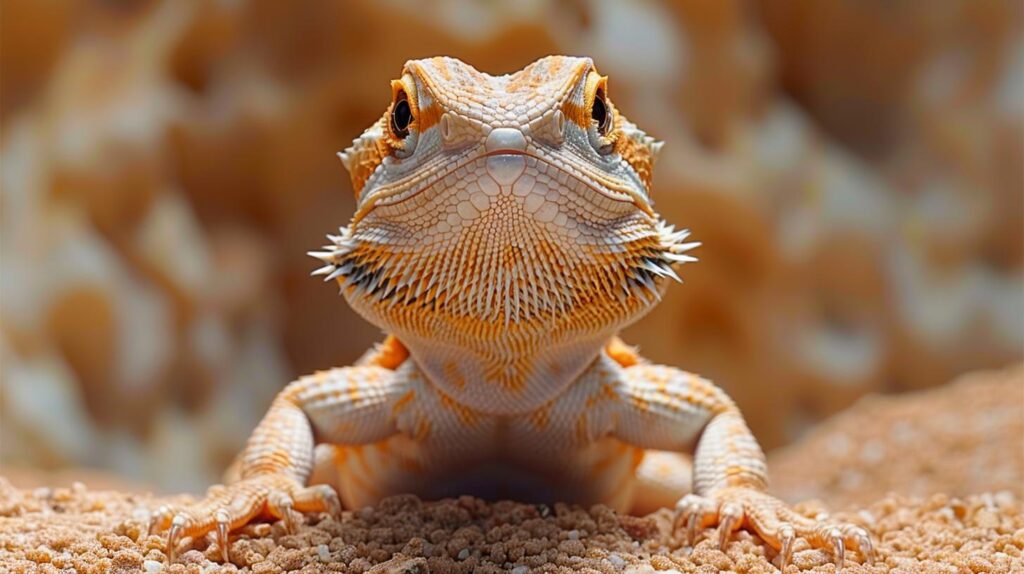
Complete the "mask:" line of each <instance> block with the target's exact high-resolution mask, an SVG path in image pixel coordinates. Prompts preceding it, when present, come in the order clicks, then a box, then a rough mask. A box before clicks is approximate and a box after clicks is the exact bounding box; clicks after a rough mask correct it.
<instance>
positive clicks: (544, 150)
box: [316, 56, 693, 344]
mask: <svg viewBox="0 0 1024 574" xmlns="http://www.w3.org/2000/svg"><path fill="white" fill-rule="evenodd" d="M391 95H392V98H391V99H392V101H391V104H390V105H389V106H388V109H387V112H386V113H385V114H384V116H383V117H382V118H381V119H380V120H379V121H377V122H376V123H375V124H374V125H373V126H371V127H370V128H369V129H368V130H366V132H365V133H363V135H362V136H360V137H359V138H358V139H356V140H355V141H354V142H353V145H352V147H350V148H348V149H347V150H345V152H344V153H342V154H341V158H342V161H343V162H344V163H345V166H346V168H348V170H349V172H350V174H351V176H352V183H353V186H354V188H355V191H356V195H357V210H356V214H355V216H354V217H353V219H352V222H351V224H350V225H349V226H348V227H347V228H343V229H342V233H341V235H340V236H330V237H331V240H332V244H331V245H329V246H328V247H327V248H326V249H327V251H326V252H322V253H318V254H316V255H317V256H318V257H320V258H321V259H323V260H324V261H325V262H327V263H328V265H327V266H326V267H324V268H322V269H320V270H318V272H319V273H322V274H325V275H327V276H328V277H329V278H332V279H337V280H338V281H339V282H340V284H341V285H342V291H343V293H344V294H345V296H346V298H347V299H348V300H349V302H350V303H351V304H352V305H353V307H354V308H355V309H356V310H357V311H359V312H360V313H361V314H363V315H364V316H365V317H367V318H368V319H369V320H371V321H372V322H374V323H375V324H377V325H379V326H381V327H384V328H386V329H388V330H391V331H394V332H395V333H397V334H398V335H399V336H400V337H404V338H411V339H417V338H422V339H424V340H430V339H435V340H436V339H437V338H443V337H452V338H458V337H463V336H465V337H469V338H471V339H472V340H473V341H476V342H482V343H481V344H493V342H494V340H495V339H497V338H504V339H505V340H506V342H507V341H511V340H513V339H514V340H515V341H518V343H514V344H526V343H525V342H526V341H534V340H537V339H538V337H537V335H538V334H543V339H544V340H547V341H557V340H564V339H565V338H568V337H573V336H579V335H581V334H585V333H592V334H597V333H604V332H611V331H614V330H616V329H618V328H619V327H621V326H622V325H624V324H625V323H627V322H629V321H630V320H632V319H634V318H636V317H638V316H639V315H640V314H641V313H642V312H643V311H645V310H646V309H647V308H648V307H649V306H650V305H651V304H653V302H654V301H656V299H657V298H658V296H659V295H660V292H661V289H662V287H663V284H664V279H665V278H669V277H674V276H675V272H674V271H673V270H672V265H673V264H674V263H681V262H685V261H687V260H691V259H692V258H690V257H688V256H686V255H683V252H684V251H685V250H686V249H688V248H689V247H691V246H692V245H693V244H682V243H681V241H682V239H683V238H684V237H685V232H674V231H673V230H672V229H671V228H670V227H669V226H666V225H664V224H663V223H662V222H661V221H660V220H659V218H658V216H657V214H656V213H655V212H654V210H653V206H652V202H651V197H650V189H649V188H650V180H651V167H652V165H653V162H654V158H655V156H656V155H657V152H658V149H659V147H660V145H661V144H660V142H656V141H654V140H653V139H652V138H650V137H648V136H647V135H646V134H644V133H643V132H642V131H640V130H639V129H638V128H637V127H636V126H634V125H633V124H632V123H630V122H629V121H628V120H626V118H625V117H623V116H622V115H621V114H619V112H618V110H616V108H615V106H614V105H613V104H612V102H611V100H610V99H609V97H608V82H607V78H605V77H603V76H601V75H600V74H599V73H598V72H597V70H596V69H595V67H594V64H593V62H592V61H591V60H590V59H589V58H574V57H565V56H551V57H547V58H543V59H541V60H538V61H536V62H534V63H532V64H530V65H529V66H527V67H526V68H524V69H523V70H521V71H519V72H516V73H514V74H510V75H504V76H490V75H488V74H485V73H482V72H479V71H477V70H476V69H474V68H473V67H471V66H469V65H468V64H465V63H463V62H461V61H459V60H456V59H453V58H431V59H425V60H413V61H410V62H408V63H406V65H405V67H404V69H403V70H402V75H401V77H400V78H399V79H397V80H395V81H393V82H392V85H391ZM469 342H472V341H469Z"/></svg>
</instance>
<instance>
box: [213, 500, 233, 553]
mask: <svg viewBox="0 0 1024 574" xmlns="http://www.w3.org/2000/svg"><path fill="white" fill-rule="evenodd" d="M214 518H215V519H216V520H217V546H219V547H220V557H221V559H222V560H224V563H225V564H227V563H228V562H230V561H231V560H230V559H228V531H229V530H231V517H230V516H229V515H228V511H227V510H225V509H223V508H221V509H220V510H218V511H217V514H216V515H215V516H214Z"/></svg>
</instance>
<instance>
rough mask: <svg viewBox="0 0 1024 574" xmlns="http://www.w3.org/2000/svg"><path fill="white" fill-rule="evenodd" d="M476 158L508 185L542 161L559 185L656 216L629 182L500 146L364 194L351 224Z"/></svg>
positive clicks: (430, 186)
mask: <svg viewBox="0 0 1024 574" xmlns="http://www.w3.org/2000/svg"><path fill="white" fill-rule="evenodd" d="M477 162H485V165H486V169H487V171H488V176H489V177H491V178H493V179H495V180H497V181H498V183H499V184H501V185H508V186H511V185H512V184H513V183H514V181H515V180H517V179H518V178H519V177H520V176H521V175H522V172H523V167H524V166H526V165H528V164H529V165H533V166H535V167H540V166H541V165H543V169H545V170H546V171H547V172H548V173H550V174H556V175H555V177H558V178H559V179H560V181H561V182H562V183H561V185H565V182H567V181H570V180H571V181H573V182H574V183H575V185H574V186H572V187H575V188H576V189H578V190H582V189H586V190H587V191H589V192H591V193H593V194H595V195H594V196H595V197H600V198H602V199H603V200H605V201H609V202H611V203H613V204H620V205H621V204H624V205H632V206H633V207H635V208H637V209H639V210H640V211H642V212H643V213H645V214H647V215H648V216H650V217H655V214H654V211H653V208H652V207H651V205H650V203H649V202H648V201H647V200H646V198H644V197H643V196H642V194H640V193H638V192H637V191H636V190H634V189H631V188H630V187H628V186H625V185H616V184H615V183H614V182H609V181H599V180H597V179H596V178H594V177H592V176H591V174H588V173H586V172H584V171H583V170H577V169H570V168H567V167H566V166H564V165H560V164H559V163H558V162H556V161H552V160H551V159H549V158H546V157H544V156H542V155H539V154H536V153H531V152H530V151H523V150H519V149H511V148H502V149H496V150H491V151H488V152H486V153H482V154H477V155H474V156H472V157H470V158H468V159H466V160H464V161H461V162H453V163H452V164H451V165H450V166H448V167H447V169H445V170H444V171H443V172H442V173H440V174H438V175H436V176H435V177H433V178H431V180H430V181H428V182H425V183H424V184H422V185H415V186H411V187H406V188H402V187H398V186H396V187H394V188H392V189H382V190H381V191H380V192H378V193H375V194H373V195H371V196H369V197H367V199H366V201H365V202H364V203H363V205H362V206H360V207H359V209H358V210H357V211H356V213H355V214H354V215H353V219H352V224H353V225H354V224H358V223H359V222H360V221H361V220H362V219H363V218H364V217H366V216H367V215H368V214H369V213H370V212H371V211H373V210H374V209H375V208H377V207H386V206H387V207H390V206H397V205H399V204H401V203H404V202H406V201H409V200H411V199H413V198H415V197H417V196H419V195H420V194H422V193H424V192H427V191H430V190H432V189H434V188H435V187H436V186H437V185H440V184H443V183H444V182H445V181H446V179H447V178H448V176H450V175H451V174H453V173H458V172H459V171H460V170H465V169H467V168H468V167H469V166H472V165H473V164H475V163H477ZM517 166H518V167H517Z"/></svg>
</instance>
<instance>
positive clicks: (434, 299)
mask: <svg viewBox="0 0 1024 574" xmlns="http://www.w3.org/2000/svg"><path fill="white" fill-rule="evenodd" d="M339 231H340V233H339V234H338V235H328V236H327V238H328V240H329V243H328V244H327V245H325V246H324V247H323V251H315V252H309V255H311V256H313V257H315V258H317V259H319V260H321V261H322V262H324V263H325V265H324V266H323V267H320V268H319V269H317V270H315V271H313V275H322V276H324V280H325V281H331V280H338V282H339V285H340V289H341V291H342V292H344V293H346V294H347V295H348V297H349V299H350V300H351V301H360V302H362V303H366V304H370V305H374V306H376V307H377V308H378V309H380V310H381V311H383V312H386V311H387V310H389V309H392V308H395V307H416V308H418V309H419V310H420V311H422V312H443V313H444V314H446V315H449V316H453V317H469V318H473V319H477V320H481V321H488V322H493V323H504V325H505V326H506V327H508V326H509V325H510V324H520V323H525V322H535V321H538V320H539V321H542V322H544V321H548V322H550V321H551V320H553V319H554V320H557V319H558V318H559V317H565V316H567V314H571V313H574V312H577V311H578V309H579V308H580V307H581V306H582V307H587V306H590V307H618V308H619V311H618V312H614V313H612V314H611V315H610V316H609V317H611V316H616V317H621V316H624V315H630V314H633V313H635V311H636V310H638V309H646V308H648V307H650V306H652V305H653V304H655V303H656V302H657V301H658V300H660V298H661V291H662V288H663V284H664V281H663V280H664V279H666V278H670V279H674V280H676V281H680V279H679V276H678V275H677V274H676V272H675V270H674V269H673V266H674V265H678V264H684V263H688V262H691V261H696V258H694V257H692V256H690V255H686V252H687V251H689V250H691V249H693V248H694V247H697V246H698V245H699V243H696V242H691V243H685V242H684V240H685V239H686V238H687V236H688V235H689V231H688V230H681V231H675V230H674V228H673V227H672V226H669V225H666V224H665V223H664V222H661V221H659V222H657V224H656V225H654V226H653V227H651V228H649V232H647V233H643V234H637V235H636V236H635V237H630V238H629V239H627V240H623V241H622V242H620V243H613V244H611V245H608V246H603V247H601V248H597V247H596V246H592V247H594V248H593V249H591V250H590V251H589V252H584V251H583V250H581V249H579V248H578V246H576V245H570V246H564V245H562V244H561V243H559V242H552V241H548V242H544V243H543V244H542V243H527V244H525V245H520V246H516V245H489V244H487V243H486V241H482V240H479V238H478V240H476V241H470V240H462V239H457V240H454V241H453V242H452V243H451V244H450V245H445V246H444V247H443V248H439V249H434V250H432V251H431V250H427V249H425V248H424V250H416V251H413V250H405V251H402V250H398V249H395V248H394V247H393V246H390V245H386V244H383V243H378V242H373V241H368V240H363V239H358V238H357V237H356V236H355V234H353V233H352V232H351V231H350V229H349V228H348V227H343V228H340V229H339ZM567 247H568V248H567ZM600 315H601V316H604V315H605V314H604V313H601V314H600Z"/></svg>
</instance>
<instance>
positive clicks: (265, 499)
mask: <svg viewBox="0 0 1024 574" xmlns="http://www.w3.org/2000/svg"><path fill="white" fill-rule="evenodd" d="M304 512H330V513H332V514H333V515H334V516H337V515H338V514H340V512H341V503H340V502H339V500H338V495H337V493H336V492H334V490H333V489H332V488H331V487H329V486H326V485H318V486H312V487H308V488H306V487H303V486H302V485H301V484H299V483H298V482H297V481H296V480H294V479H292V478H290V477H288V476H283V475H278V474H264V475H259V476H252V477H248V478H244V479H242V480H240V481H238V482H236V483H234V484H231V485H229V486H226V487H224V486H217V487H213V488H211V489H210V490H209V491H207V495H206V497H205V498H204V499H203V500H201V501H199V502H197V503H195V504H191V505H189V506H188V507H187V508H185V509H184V510H182V511H181V512H178V513H176V514H174V517H173V519H172V520H168V518H169V517H170V516H171V515H172V509H171V508H170V507H168V506H162V507H160V509H158V510H157V511H156V513H154V515H153V517H152V519H151V520H150V531H151V532H152V533H156V532H159V531H161V530H163V529H164V528H168V526H169V527H170V530H169V531H168V533H167V539H166V553H167V557H168V561H169V562H173V561H174V558H175V556H176V553H177V546H178V543H180V542H181V540H182V539H183V538H186V537H192V538H193V539H197V538H199V537H201V536H203V535H206V534H209V533H211V532H212V533H214V537H215V540H216V542H217V545H218V546H219V547H220V554H221V558H222V559H223V560H224V561H225V562H229V559H230V556H229V546H230V539H229V535H230V534H231V530H232V529H234V528H240V527H242V526H244V525H245V524H247V523H249V522H250V521H252V520H253V519H254V518H257V517H258V516H260V515H261V514H269V515H271V516H273V517H275V518H279V519H281V520H283V521H284V527H285V529H286V530H287V531H288V532H289V533H294V532H296V531H297V530H298V528H299V526H300V525H301V524H302V522H303V520H302V513H304Z"/></svg>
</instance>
